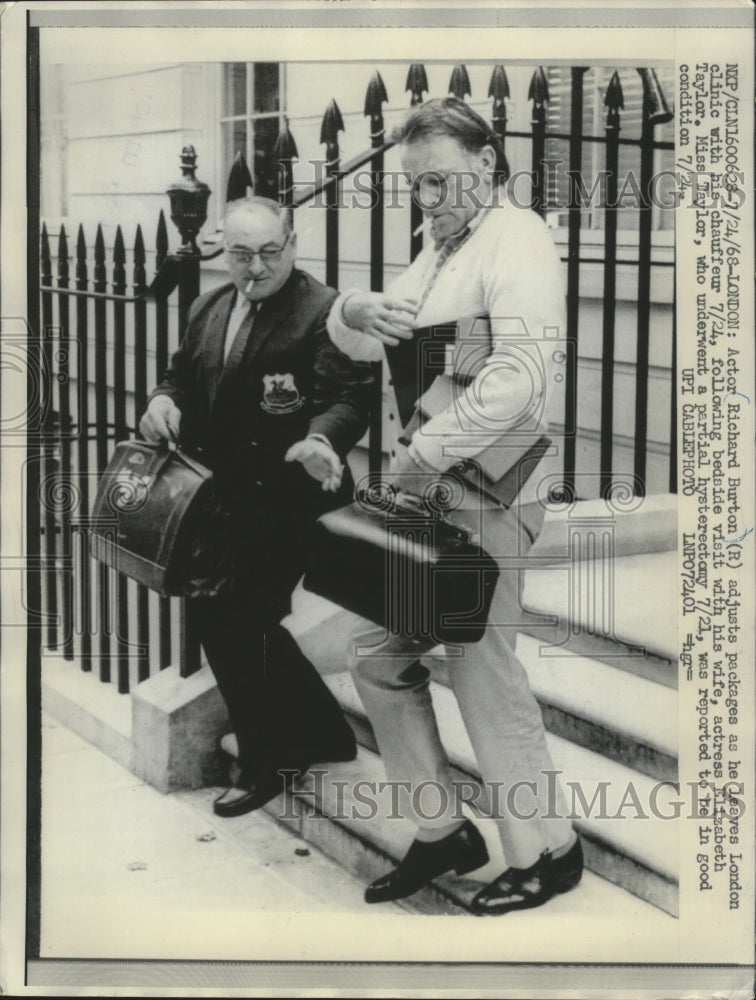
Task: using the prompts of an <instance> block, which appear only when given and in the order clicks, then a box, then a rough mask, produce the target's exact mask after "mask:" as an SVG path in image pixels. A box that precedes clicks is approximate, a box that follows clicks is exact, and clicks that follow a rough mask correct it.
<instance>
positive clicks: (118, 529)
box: [90, 441, 233, 597]
mask: <svg viewBox="0 0 756 1000" xmlns="http://www.w3.org/2000/svg"><path fill="white" fill-rule="evenodd" d="M226 529H227V525H226V521H225V518H224V515H223V513H222V512H221V510H220V508H219V507H218V504H217V503H216V499H215V494H214V490H213V479H212V473H211V472H210V470H209V469H207V468H205V467H204V466H203V465H201V464H200V463H199V462H196V461H194V459H192V458H189V457H188V456H187V455H185V454H184V453H183V452H181V451H179V450H178V449H176V448H171V447H170V446H169V445H168V444H160V445H155V444H149V443H147V442H144V441H121V442H120V443H119V444H117V445H116V447H115V451H114V453H113V456H112V458H111V460H110V462H109V464H108V467H107V469H106V470H105V472H104V473H103V475H102V477H101V478H100V481H99V483H98V488H97V496H96V498H95V503H94V509H93V514H92V523H91V526H90V548H91V552H92V555H93V556H94V557H95V558H96V559H99V560H100V561H102V562H104V563H106V564H107V565H108V566H113V567H114V568H115V569H117V570H118V571H119V572H120V573H124V574H125V575H126V576H128V577H130V578H131V579H133V580H136V581H137V582H138V583H141V584H144V586H146V587H149V588H150V589H151V590H155V591H157V592H158V593H159V594H162V595H163V596H166V597H169V596H183V597H196V596H200V595H203V596H210V595H213V594H217V593H219V592H220V591H222V590H225V589H227V588H228V587H229V586H230V585H231V582H232V579H233V561H232V558H231V545H230V539H229V538H227V530H226Z"/></svg>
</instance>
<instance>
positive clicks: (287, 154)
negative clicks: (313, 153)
mask: <svg viewBox="0 0 756 1000" xmlns="http://www.w3.org/2000/svg"><path fill="white" fill-rule="evenodd" d="M273 158H274V159H275V160H296V159H298V158H299V150H298V149H297V144H296V142H294V136H293V135H292V134H291V132H290V131H289V119H288V118H286V119H284V127H283V128H282V129H281V131H280V132H279V133H278V136H277V137H276V143H275V145H274V147H273Z"/></svg>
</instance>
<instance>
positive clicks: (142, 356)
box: [132, 226, 150, 682]
mask: <svg viewBox="0 0 756 1000" xmlns="http://www.w3.org/2000/svg"><path fill="white" fill-rule="evenodd" d="M144 265H145V253H144V239H143V238H142V227H141V226H137V229H136V236H135V238H134V271H133V275H132V277H133V285H134V295H138V296H143V295H144V294H145V292H146V290H147V275H146V272H145V267H144ZM146 407H147V303H146V302H145V300H144V299H143V298H141V299H139V301H137V302H135V303H134V414H135V421H134V422H135V423H136V424H138V422H139V418H140V416H141V414H142V413H144V411H145V409H146ZM137 645H138V647H139V654H138V655H139V659H138V661H137V682H140V681H143V680H146V679H147V678H148V677H149V676H150V658H149V646H150V606H149V593H148V591H147V588H146V587H145V586H143V585H142V584H137Z"/></svg>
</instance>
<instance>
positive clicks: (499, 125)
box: [488, 64, 509, 148]
mask: <svg viewBox="0 0 756 1000" xmlns="http://www.w3.org/2000/svg"><path fill="white" fill-rule="evenodd" d="M488 96H489V97H492V98H493V107H492V108H491V126H492V127H493V130H494V132H495V133H496V135H497V136H498V137H499V139H500V140H501V145H502V148H503V147H504V142H505V138H506V134H507V106H506V104H505V103H504V102H505V100H506V99H507V98H508V97H509V80H508V79H507V72H506V70H505V69H504V67H503V66H502V65H501V64H499V65H498V66H494V68H493V72H492V73H491V81H490V83H489V84H488Z"/></svg>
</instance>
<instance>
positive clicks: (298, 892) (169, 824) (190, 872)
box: [40, 716, 403, 959]
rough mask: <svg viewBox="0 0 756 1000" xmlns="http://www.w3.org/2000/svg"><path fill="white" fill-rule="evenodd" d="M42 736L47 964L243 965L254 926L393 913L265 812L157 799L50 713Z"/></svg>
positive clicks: (208, 791) (268, 930)
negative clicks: (210, 961)
mask: <svg viewBox="0 0 756 1000" xmlns="http://www.w3.org/2000/svg"><path fill="white" fill-rule="evenodd" d="M42 739H43V743H42V753H43V771H42V775H43V777H42V831H43V833H42V927H41V950H40V955H41V957H43V958H55V957H58V958H62V957H68V958H72V957H81V958H90V957H91V958H95V957H97V958H106V957H107V958H137V957H139V958H157V957H159V958H174V957H176V958H185V957H193V958H216V957H217V958H219V959H220V958H229V959H231V958H233V959H245V958H252V957H254V956H255V954H257V953H258V952H259V950H260V948H261V946H262V944H263V942H262V941H261V940H260V933H261V930H263V929H264V932H265V938H269V937H270V935H272V933H273V931H274V930H276V929H280V928H282V927H283V928H286V926H287V925H289V926H290V925H292V924H301V923H302V921H305V922H307V921H310V922H312V923H313V926H318V925H320V924H321V922H322V921H323V920H325V921H326V923H328V922H330V921H333V920H334V919H338V918H339V917H340V918H341V919H342V920H343V918H344V917H349V916H352V915H357V914H359V913H362V914H368V913H369V914H370V916H371V918H375V917H376V916H377V917H378V919H385V918H386V917H388V916H390V915H391V914H392V913H394V914H397V913H402V912H403V911H401V910H400V909H399V908H398V907H396V906H394V905H393V904H389V905H388V906H386V907H381V912H380V914H376V912H375V909H374V908H373V907H369V906H368V905H367V904H366V903H365V902H364V901H363V898H362V894H363V892H364V885H363V883H362V882H360V881H359V880H358V879H356V878H354V877H353V876H351V875H349V874H348V873H347V872H345V871H344V870H343V869H342V868H341V867H340V866H339V865H337V864H336V863H335V862H333V861H331V860H330V859H329V858H327V857H325V856H324V855H323V854H322V853H321V852H320V851H318V849H317V848H315V847H313V846H311V845H308V844H307V843H305V842H304V841H302V840H300V839H299V838H298V837H297V836H295V835H294V834H292V833H291V832H290V831H289V830H287V829H285V828H284V827H282V826H280V825H279V824H277V823H276V822H275V820H274V819H272V818H271V817H270V816H268V815H267V814H266V813H265V812H263V811H260V812H255V813H251V814H249V815H247V816H241V817H238V818H235V819H231V820H228V819H225V820H221V819H218V818H217V817H216V816H215V815H214V814H213V812H212V800H213V798H214V797H215V796H216V795H218V794H219V792H220V790H219V789H213V788H205V789H199V790H198V791H192V792H180V793H177V794H173V795H162V794H161V793H160V792H158V791H156V790H155V789H154V788H152V787H151V786H149V785H146V784H145V783H144V782H142V781H140V780H139V779H138V778H136V777H135V776H134V775H133V774H131V773H130V772H129V771H127V770H125V769H124V768H123V767H121V766H120V765H119V764H117V763H116V762H115V761H113V760H111V759H110V758H109V757H107V756H106V755H105V754H103V753H102V752H101V751H100V750H98V749H96V748H95V747H94V746H92V745H91V744H89V743H86V742H85V741H84V740H82V739H81V738H80V737H79V736H77V735H76V734H75V733H73V732H71V731H70V730H69V729H67V728H65V727H64V726H62V725H60V724H58V723H57V722H55V721H54V720H53V719H52V718H51V717H49V716H45V718H44V721H43V729H42ZM311 936H314V935H311ZM265 944H266V947H268V948H269V947H270V946H271V945H272V944H273V942H271V941H270V940H267V941H266V942H265ZM197 948H200V949H201V950H200V951H197V950H196V949H197ZM263 951H265V948H263ZM302 957H304V956H302Z"/></svg>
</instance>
